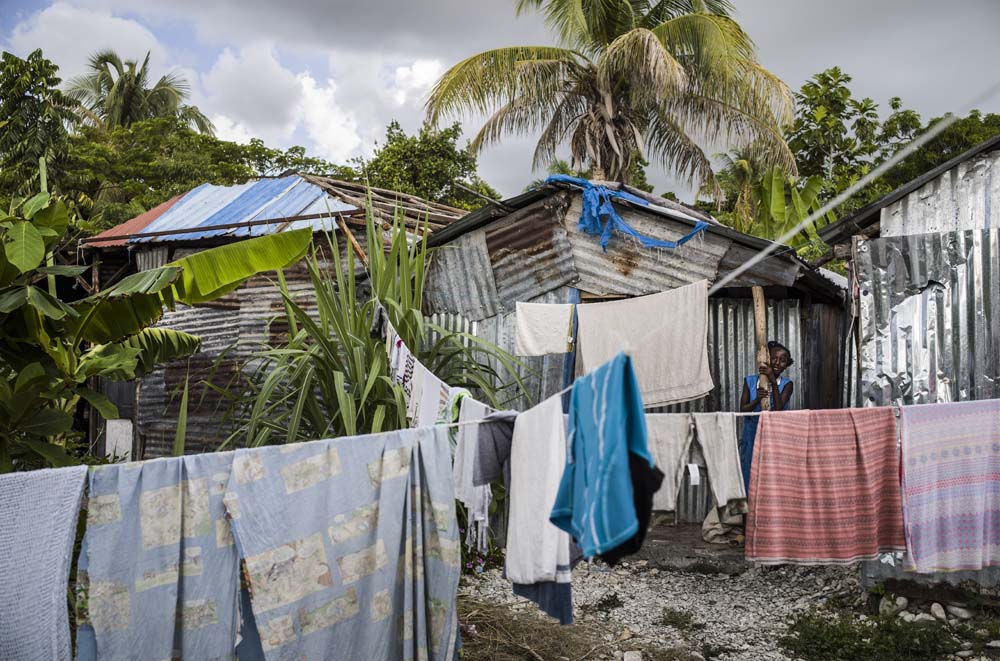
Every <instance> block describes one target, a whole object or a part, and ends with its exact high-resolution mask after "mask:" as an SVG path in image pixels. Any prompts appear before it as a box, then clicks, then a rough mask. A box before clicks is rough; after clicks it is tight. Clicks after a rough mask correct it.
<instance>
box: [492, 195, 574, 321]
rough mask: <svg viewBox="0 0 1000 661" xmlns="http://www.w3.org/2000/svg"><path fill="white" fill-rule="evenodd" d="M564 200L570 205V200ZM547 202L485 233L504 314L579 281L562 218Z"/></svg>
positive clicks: (524, 210)
mask: <svg viewBox="0 0 1000 661" xmlns="http://www.w3.org/2000/svg"><path fill="white" fill-rule="evenodd" d="M553 199H555V198H553ZM561 199H562V200H563V201H565V202H566V203H568V199H565V198H561ZM547 202H549V201H548V200H547V201H545V202H539V203H538V204H534V205H532V206H529V207H525V208H524V209H522V210H521V211H517V212H515V213H512V214H510V215H509V216H508V217H507V218H504V219H503V220H500V221H497V222H496V223H494V224H493V225H491V226H490V227H489V228H488V229H486V230H485V232H486V248H487V250H488V252H489V257H490V264H491V265H492V267H493V277H494V280H495V281H496V289H497V295H498V297H499V299H500V304H501V306H502V308H503V309H504V310H513V309H514V307H515V304H516V303H517V302H518V301H530V300H532V299H534V298H537V297H538V296H541V295H542V294H545V293H546V292H549V291H552V290H553V289H557V288H559V287H562V286H563V285H567V284H572V283H573V282H575V281H576V279H577V275H576V268H575V267H574V264H573V250H572V247H571V246H570V243H569V239H568V238H567V237H566V228H565V227H564V226H563V224H562V223H561V222H560V219H561V217H562V214H561V213H560V212H559V211H558V210H556V209H552V208H551V205H549V204H547ZM563 206H565V205H563Z"/></svg>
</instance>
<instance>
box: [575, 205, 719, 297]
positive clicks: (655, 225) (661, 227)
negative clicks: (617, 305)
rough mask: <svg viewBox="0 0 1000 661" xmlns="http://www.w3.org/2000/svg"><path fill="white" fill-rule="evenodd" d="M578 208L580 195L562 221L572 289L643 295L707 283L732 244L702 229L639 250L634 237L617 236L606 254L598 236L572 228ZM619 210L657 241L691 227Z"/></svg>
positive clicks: (623, 215) (634, 226)
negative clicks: (674, 244) (573, 275)
mask: <svg viewBox="0 0 1000 661" xmlns="http://www.w3.org/2000/svg"><path fill="white" fill-rule="evenodd" d="M581 211H582V207H581V196H580V195H576V196H574V197H573V200H572V203H571V204H570V206H569V209H568V210H567V212H566V217H565V221H564V224H565V227H566V233H567V238H568V239H569V243H570V245H571V246H572V247H573V260H574V262H575V264H576V270H577V273H578V275H579V282H578V284H577V287H578V288H579V289H580V291H582V292H586V293H589V294H593V295H596V296H614V295H626V296H643V295H645V294H653V293H656V292H661V291H664V290H667V289H674V288H675V287H680V286H681V285H686V284H688V283H691V282H697V281H698V280H708V281H709V283H712V282H714V281H715V279H716V277H717V275H718V272H719V261H720V260H721V259H722V257H723V256H724V255H725V254H726V251H727V250H728V249H729V246H730V244H731V243H732V242H731V241H730V240H729V239H726V238H723V237H720V236H716V235H712V234H710V233H708V232H703V233H701V234H700V235H699V236H698V237H696V238H694V239H693V240H691V241H689V242H688V243H686V244H684V245H683V246H680V247H678V248H676V249H673V250H669V249H660V248H643V247H642V246H640V245H639V244H638V243H637V242H635V241H634V240H631V239H626V238H624V237H621V236H617V235H616V236H615V237H614V238H613V239H612V240H611V243H610V244H609V245H608V251H607V252H606V253H605V252H604V251H603V250H602V249H601V244H600V241H599V240H598V237H596V236H592V235H590V234H585V233H584V232H583V231H581V230H579V229H578V228H577V226H576V225H577V220H578V219H579V218H580V213H581ZM618 211H619V214H620V215H621V217H622V218H623V219H624V220H625V222H627V223H628V224H629V225H631V226H632V227H633V228H635V229H636V230H637V231H638V232H640V233H642V234H645V235H646V236H650V237H653V238H656V239H661V240H665V241H676V240H677V239H680V238H681V237H683V236H685V235H686V234H688V233H689V232H690V231H691V225H689V224H684V223H682V222H680V221H676V220H671V219H669V218H665V217H662V216H657V215H654V214H651V213H646V212H642V211H637V210H634V209H628V208H624V207H619V209H618Z"/></svg>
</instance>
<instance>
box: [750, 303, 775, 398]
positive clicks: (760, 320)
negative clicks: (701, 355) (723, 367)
mask: <svg viewBox="0 0 1000 661" xmlns="http://www.w3.org/2000/svg"><path fill="white" fill-rule="evenodd" d="M752 291H753V334H754V339H755V340H756V343H757V369H758V370H759V369H760V366H761V365H762V364H767V363H770V361H771V355H770V352H768V350H767V303H766V302H765V301H764V288H763V287H754V288H753V289H752ZM758 375H759V371H758ZM757 387H758V388H763V389H764V390H767V391H768V396H767V397H765V398H764V399H763V400H761V402H760V408H761V410H762V411H769V410H770V409H771V395H770V392H771V381H770V380H769V379H763V380H760V379H758V381H757ZM750 395H751V397H754V396H756V393H750Z"/></svg>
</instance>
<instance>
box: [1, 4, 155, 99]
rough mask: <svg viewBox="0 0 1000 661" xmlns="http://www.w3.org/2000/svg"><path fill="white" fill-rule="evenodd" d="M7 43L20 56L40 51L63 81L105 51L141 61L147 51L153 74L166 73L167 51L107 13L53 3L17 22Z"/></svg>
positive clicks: (129, 22)
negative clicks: (55, 65) (54, 67)
mask: <svg viewBox="0 0 1000 661" xmlns="http://www.w3.org/2000/svg"><path fill="white" fill-rule="evenodd" d="M7 44H8V47H9V48H10V50H11V52H13V53H15V54H17V55H22V56H23V55H27V54H28V53H30V52H31V51H33V50H35V49H36V48H41V49H42V51H43V52H44V53H45V56H46V57H47V58H49V59H50V60H52V61H53V62H55V63H56V64H57V65H59V76H60V77H61V78H62V79H63V80H64V81H68V80H70V79H71V78H73V77H74V76H78V75H80V74H83V73H85V71H86V68H87V60H88V59H89V57H90V55H91V54H93V53H94V52H96V51H98V50H102V49H105V48H113V49H114V50H115V51H117V52H118V54H119V55H121V57H122V58H123V59H129V60H132V59H134V60H142V58H144V57H145V56H146V53H147V52H149V53H150V66H151V68H152V69H153V71H154V73H155V75H156V76H157V77H158V76H160V75H162V74H164V73H166V71H167V69H166V68H164V66H165V64H166V63H167V49H166V48H165V47H164V46H163V45H162V44H161V43H160V42H159V41H158V40H157V38H156V36H155V35H154V34H153V33H152V32H150V31H149V30H148V29H147V28H146V27H144V26H143V25H141V24H139V23H137V22H136V21H133V20H130V19H126V18H119V17H117V16H113V15H112V14H111V13H110V12H107V11H101V10H91V9H80V8H78V7H74V6H71V5H69V4H67V3H65V2H56V3H55V4H52V5H50V6H48V7H46V8H45V9H43V10H42V11H40V12H38V13H37V14H34V15H33V16H31V17H30V18H28V19H26V20H25V21H22V22H21V23H18V24H17V25H16V26H14V29H13V31H12V32H11V34H10V36H9V37H8V39H7Z"/></svg>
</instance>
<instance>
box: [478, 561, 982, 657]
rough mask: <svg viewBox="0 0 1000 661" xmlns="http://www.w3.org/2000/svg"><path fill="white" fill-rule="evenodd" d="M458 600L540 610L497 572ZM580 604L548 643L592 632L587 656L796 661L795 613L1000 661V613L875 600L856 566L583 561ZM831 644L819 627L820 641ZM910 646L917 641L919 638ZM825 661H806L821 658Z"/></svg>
mask: <svg viewBox="0 0 1000 661" xmlns="http://www.w3.org/2000/svg"><path fill="white" fill-rule="evenodd" d="M646 557H647V558H649V557H652V556H649V555H648V554H646ZM688 560H690V558H688ZM459 595H460V599H467V600H470V601H474V602H476V603H488V604H493V605H504V606H506V608H508V609H509V612H510V613H511V614H512V615H514V614H516V615H517V616H518V617H521V616H524V617H529V616H535V615H536V614H537V612H538V611H537V607H536V606H535V605H534V604H533V603H531V602H528V601H526V600H523V599H520V598H518V597H515V596H514V595H513V594H512V592H511V590H510V586H509V584H508V583H507V581H506V580H505V579H504V578H503V577H502V576H501V574H500V572H499V571H497V570H492V571H487V572H484V573H483V574H481V575H479V576H476V577H467V578H464V579H463V582H462V587H461V589H460V593H459ZM573 602H574V612H575V613H576V626H574V627H570V628H560V627H558V626H553V627H552V628H551V630H549V631H550V633H548V634H546V635H551V636H558V635H560V630H561V629H565V630H569V629H572V630H576V631H583V632H586V633H587V634H588V635H590V636H591V637H592V639H593V640H596V641H598V642H597V643H596V644H594V645H592V646H591V647H590V648H588V649H591V648H592V649H591V651H590V653H589V656H588V658H596V659H620V658H624V659H625V661H632V660H638V659H640V658H642V659H649V658H664V659H679V660H690V661H697V660H699V659H705V660H707V659H718V660H719V661H751V660H753V661H758V660H775V661H776V660H784V659H793V658H795V657H794V655H790V653H789V652H788V651H787V650H786V649H785V648H784V647H783V646H782V644H781V638H782V637H783V636H786V635H788V633H789V624H790V623H791V621H792V620H793V619H794V618H795V617H796V616H797V615H799V614H802V613H806V612H810V611H813V612H816V611H818V612H820V613H829V614H831V617H841V618H843V619H841V620H840V623H841V627H840V629H839V630H837V631H833V630H831V634H830V635H831V637H836V636H839V637H840V638H841V639H843V638H848V639H850V638H851V637H852V636H854V635H855V634H854V629H852V627H856V629H857V631H858V632H859V633H858V634H857V637H863V636H867V635H868V633H867V632H868V630H867V629H866V628H865V627H867V626H869V625H870V626H871V627H873V630H874V627H875V626H876V621H879V622H881V624H879V625H878V626H880V627H881V629H879V631H878V632H876V633H875V634H874V635H883V632H884V631H886V630H892V629H893V627H891V626H887V625H886V621H887V620H888V621H890V622H895V618H898V619H899V620H900V621H901V622H905V623H915V624H923V623H926V624H927V626H930V627H931V628H932V630H933V632H934V633H933V636H934V637H935V639H939V640H944V642H943V644H942V649H944V650H945V651H944V652H942V653H941V654H940V655H937V656H936V657H935V656H909V657H907V658H921V659H923V658H944V659H952V660H953V661H957V660H958V659H970V658H971V659H995V658H1000V623H998V622H997V620H996V619H990V618H992V617H993V616H992V615H989V614H987V613H981V612H977V611H976V609H974V608H971V607H968V605H967V604H966V605H961V606H955V605H952V604H941V603H936V602H932V601H927V602H924V601H917V600H912V601H908V600H906V599H905V598H899V599H897V598H896V597H895V595H886V596H884V597H882V598H881V601H880V600H879V595H875V596H870V595H869V593H867V592H866V591H864V590H863V589H862V588H861V587H860V585H859V580H858V569H857V567H856V566H855V567H792V566H786V567H764V568H752V567H748V566H746V565H745V564H744V565H743V566H742V567H736V568H735V569H734V564H733V563H732V562H731V558H730V559H729V560H727V561H726V562H720V563H713V562H711V561H698V562H696V563H690V562H688V563H687V564H686V565H683V566H682V567H680V568H679V567H678V566H677V565H676V564H675V565H673V566H671V565H670V563H664V562H662V561H658V560H656V559H655V558H654V559H652V560H649V559H633V560H632V561H631V562H628V561H626V562H623V563H622V564H621V565H619V566H617V567H615V568H609V567H607V566H606V565H604V564H603V563H600V562H597V563H594V564H589V563H586V562H584V563H581V564H580V565H579V566H578V567H577V568H576V569H575V570H574V572H573ZM963 606H965V607H963ZM879 610H881V613H882V616H881V617H879V616H878V611H879ZM845 622H846V624H844V623H845ZM824 626H825V625H824ZM845 627H846V629H845ZM845 631H846V634H845ZM894 631H895V633H894V634H893V631H890V634H893V635H899V632H900V631H903V632H904V633H903V636H904V637H906V636H908V634H907V633H905V632H906V631H911V630H906V629H902V630H898V629H896V630H894ZM473 634H474V632H473ZM814 637H816V636H814ZM824 637H825V632H824V631H823V630H822V629H821V630H820V631H819V633H818V639H819V640H820V641H823V640H824ZM909 639H910V640H911V642H912V636H910V637H909ZM602 642H603V644H601V643H602ZM524 647H525V648H526V651H525V652H524V654H523V656H522V655H518V654H513V655H511V656H509V657H504V658H549V657H547V656H545V655H542V654H536V653H534V652H532V651H530V645H525V646H524ZM640 651H641V655H640ZM629 652H631V654H629ZM823 654H824V652H823V651H819V652H817V653H816V654H815V655H813V654H806V655H805V656H806V657H807V658H812V659H820V658H824V657H823ZM553 658H559V656H556V657H553ZM563 658H571V656H565V657H563ZM826 658H830V657H826ZM858 658H869V657H863V656H859V657H858ZM876 658H880V657H876Z"/></svg>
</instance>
